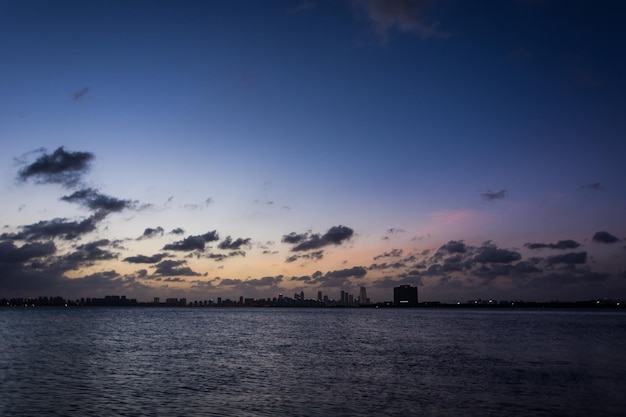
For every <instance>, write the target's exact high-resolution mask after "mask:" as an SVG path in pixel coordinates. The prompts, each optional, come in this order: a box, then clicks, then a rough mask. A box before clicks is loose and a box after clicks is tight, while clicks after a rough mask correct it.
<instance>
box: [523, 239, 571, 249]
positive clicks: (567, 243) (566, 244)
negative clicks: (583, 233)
mask: <svg viewBox="0 0 626 417" xmlns="http://www.w3.org/2000/svg"><path fill="white" fill-rule="evenodd" d="M524 246H526V247H527V248H528V249H543V248H549V249H576V248H577V247H579V246H580V243H578V242H576V241H575V240H571V239H568V240H559V241H558V242H557V243H524Z"/></svg>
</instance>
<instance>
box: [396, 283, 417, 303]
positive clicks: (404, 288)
mask: <svg viewBox="0 0 626 417" xmlns="http://www.w3.org/2000/svg"><path fill="white" fill-rule="evenodd" d="M417 303H418V298H417V287H412V286H410V285H408V284H407V285H400V286H399V287H395V288H394V289H393V305H394V306H397V307H417Z"/></svg>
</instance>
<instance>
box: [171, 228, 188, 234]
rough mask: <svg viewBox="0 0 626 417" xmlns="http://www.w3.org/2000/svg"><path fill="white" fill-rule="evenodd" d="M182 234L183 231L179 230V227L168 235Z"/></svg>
mask: <svg viewBox="0 0 626 417" xmlns="http://www.w3.org/2000/svg"><path fill="white" fill-rule="evenodd" d="M184 233H185V231H184V230H183V229H181V228H180V227H177V228H176V229H172V231H171V232H170V234H172V235H182V234H184Z"/></svg>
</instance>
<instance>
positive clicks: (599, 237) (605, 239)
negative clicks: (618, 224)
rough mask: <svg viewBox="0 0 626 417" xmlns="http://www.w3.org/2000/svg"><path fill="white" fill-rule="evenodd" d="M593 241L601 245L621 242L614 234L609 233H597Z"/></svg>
mask: <svg viewBox="0 0 626 417" xmlns="http://www.w3.org/2000/svg"><path fill="white" fill-rule="evenodd" d="M592 239H593V241H594V242H600V243H615V242H619V239H618V238H617V237H615V236H613V235H612V234H610V233H609V232H597V233H596V234H594V235H593V238H592Z"/></svg>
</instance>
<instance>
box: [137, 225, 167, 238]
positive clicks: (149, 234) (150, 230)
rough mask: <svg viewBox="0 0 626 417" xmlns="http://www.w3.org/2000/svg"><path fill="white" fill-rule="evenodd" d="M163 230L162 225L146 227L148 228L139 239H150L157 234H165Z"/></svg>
mask: <svg viewBox="0 0 626 417" xmlns="http://www.w3.org/2000/svg"><path fill="white" fill-rule="evenodd" d="M163 232H164V230H163V228H162V227H161V226H157V227H155V228H152V227H146V229H145V230H144V231H143V234H142V235H141V236H140V237H139V238H138V240H141V239H150V238H153V237H155V236H163Z"/></svg>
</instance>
